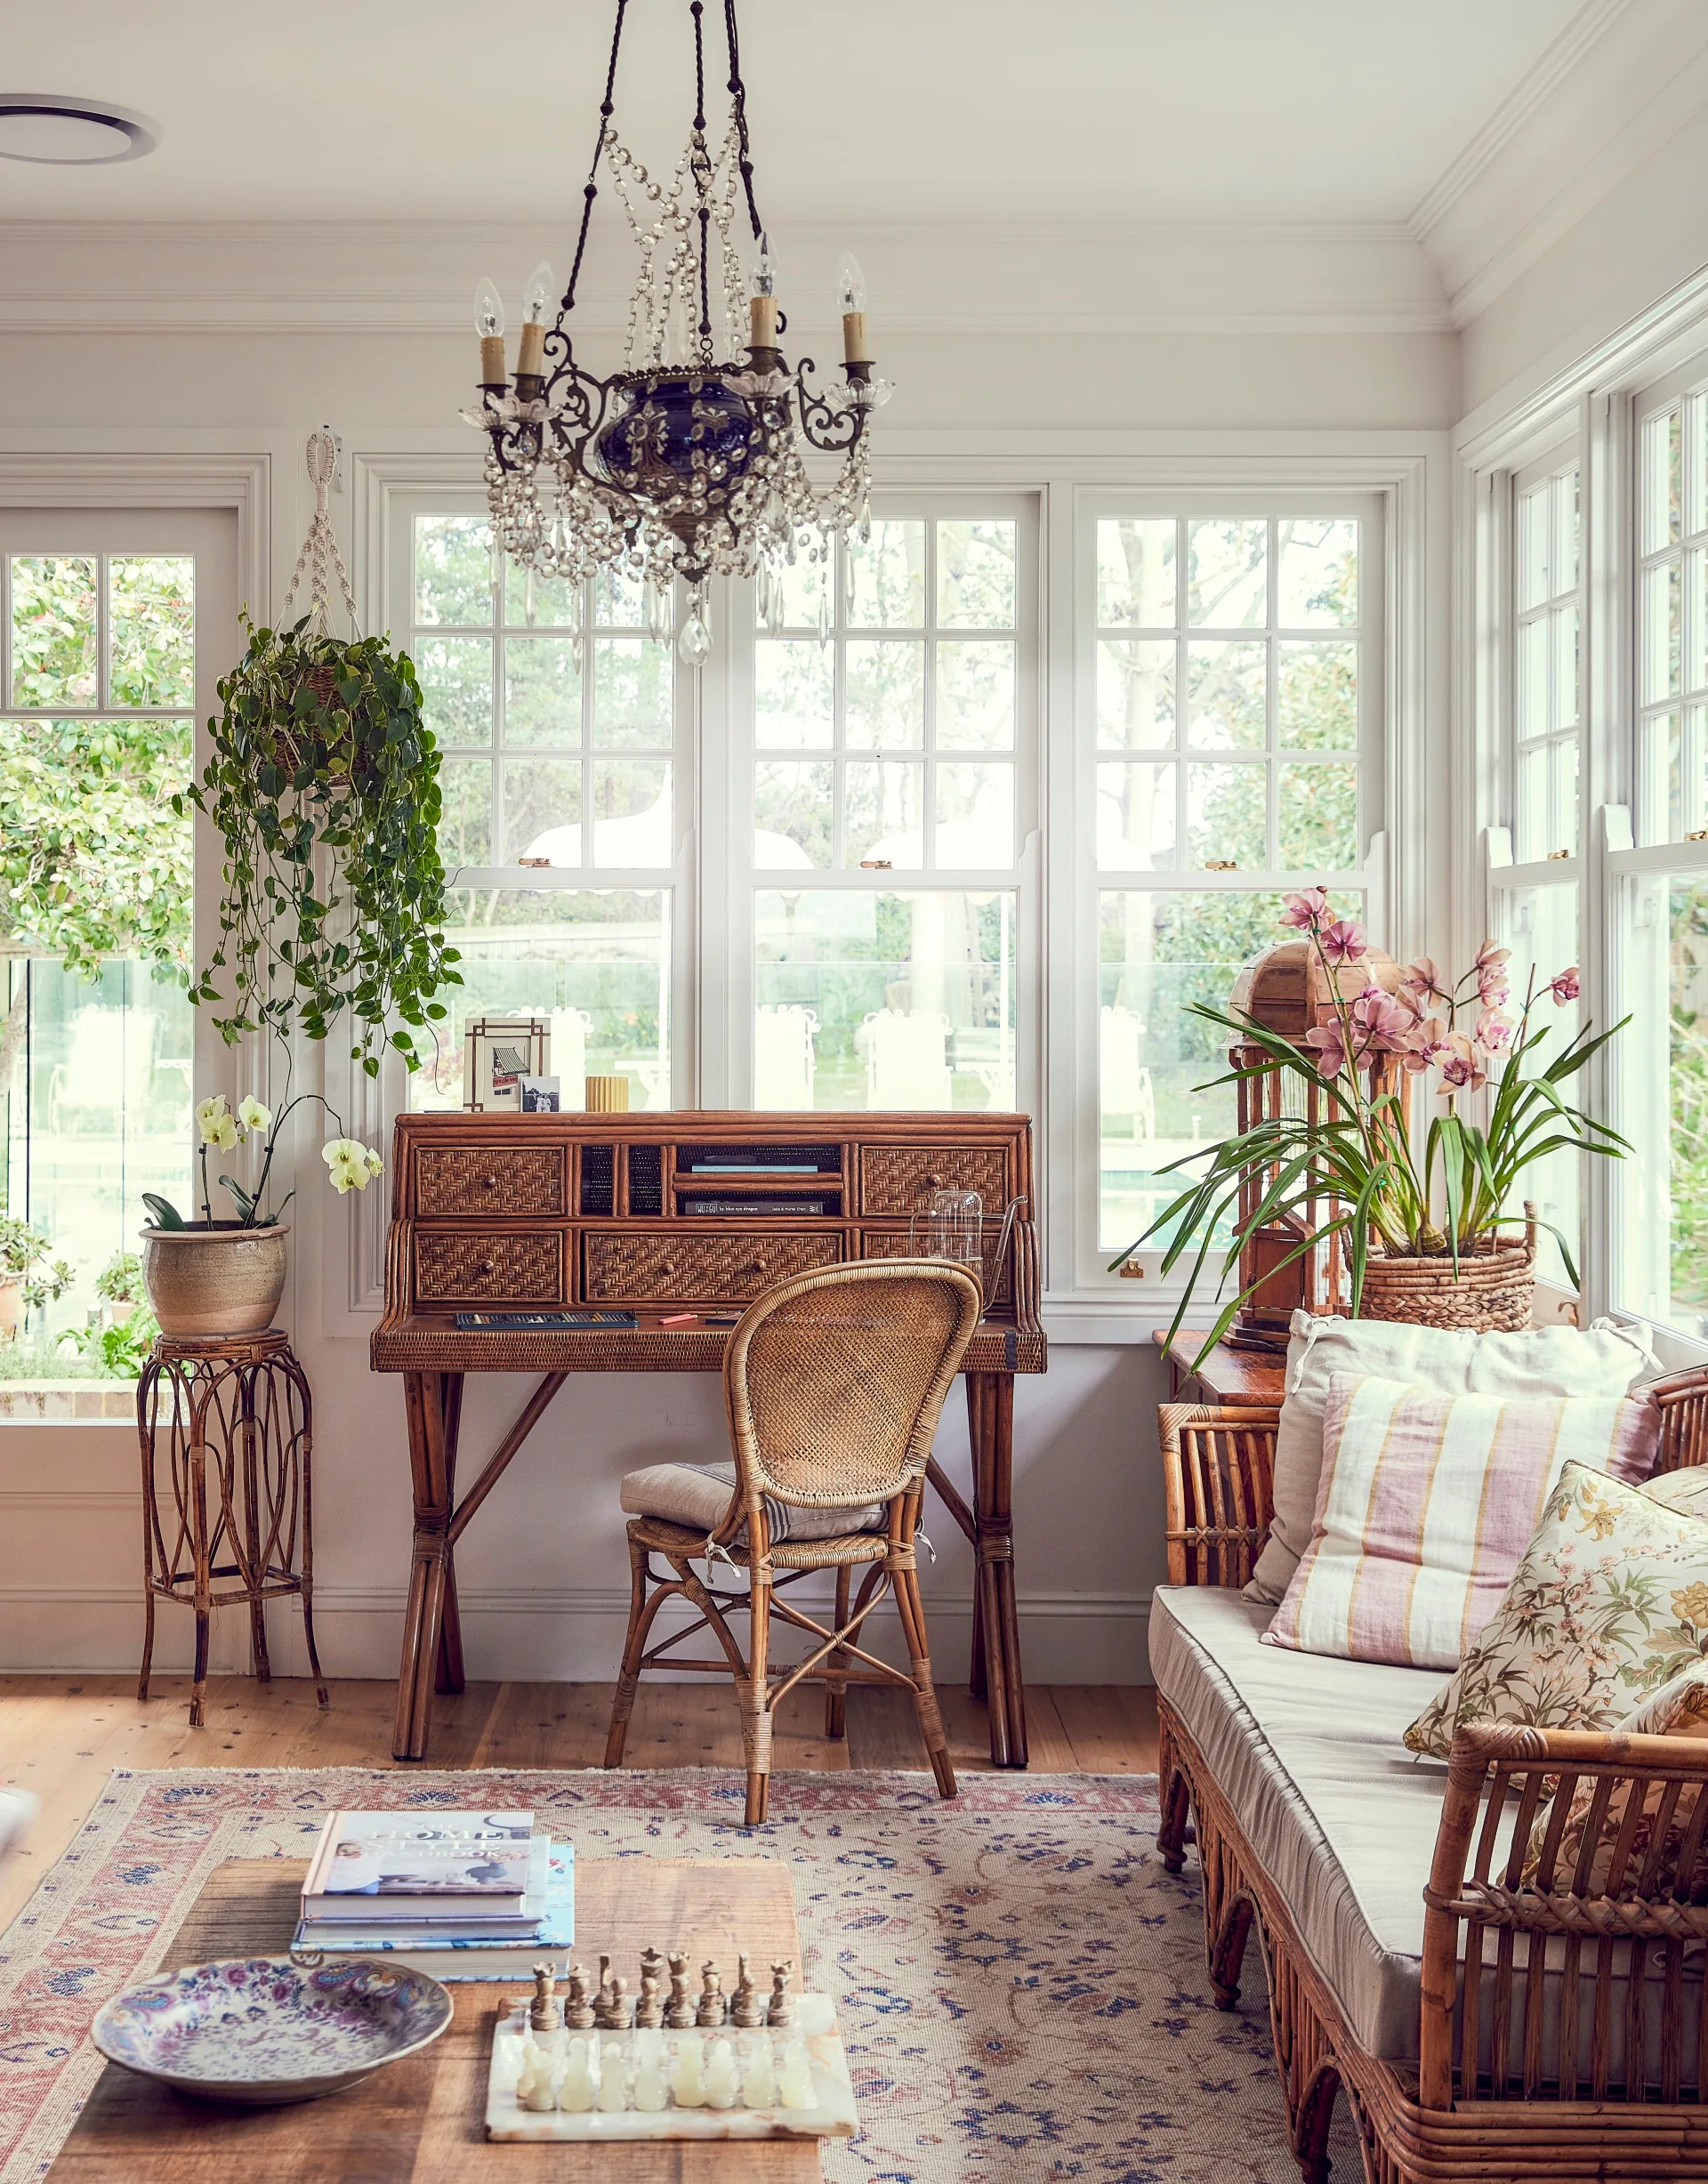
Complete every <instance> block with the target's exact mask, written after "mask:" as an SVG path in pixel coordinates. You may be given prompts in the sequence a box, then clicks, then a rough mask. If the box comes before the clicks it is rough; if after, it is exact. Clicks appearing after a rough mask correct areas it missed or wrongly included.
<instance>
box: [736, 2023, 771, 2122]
mask: <svg viewBox="0 0 1708 2184" xmlns="http://www.w3.org/2000/svg"><path fill="white" fill-rule="evenodd" d="M741 2097H742V2099H743V2100H744V2101H745V2103H746V2105H747V2107H750V2108H769V2107H770V2105H771V2103H772V2101H773V2100H775V2099H776V2098H777V2081H776V2077H775V2075H774V2074H773V2072H772V2069H771V2038H770V2035H769V2033H761V2034H760V2035H759V2036H758V2037H757V2038H756V2039H755V2040H754V2042H753V2053H752V2055H751V2056H750V2057H749V2058H748V2062H747V2075H746V2077H745V2080H744V2081H743V2083H742V2088H741Z"/></svg>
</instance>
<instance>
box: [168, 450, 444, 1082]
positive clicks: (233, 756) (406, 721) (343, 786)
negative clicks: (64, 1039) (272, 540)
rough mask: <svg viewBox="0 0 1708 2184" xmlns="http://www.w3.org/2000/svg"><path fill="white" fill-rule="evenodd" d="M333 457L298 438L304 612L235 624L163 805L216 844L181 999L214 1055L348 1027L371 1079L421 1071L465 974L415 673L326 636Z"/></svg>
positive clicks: (367, 645) (432, 751)
mask: <svg viewBox="0 0 1708 2184" xmlns="http://www.w3.org/2000/svg"><path fill="white" fill-rule="evenodd" d="M335 458H336V443H335V442H334V440H333V439H332V436H331V434H330V433H326V432H316V433H314V434H312V435H311V436H310V441H309V475H310V479H312V480H313V481H314V485H315V492H316V512H315V517H314V521H313V523H312V524H311V525H310V530H309V536H308V538H307V539H306V540H305V541H304V544H303V548H302V556H301V558H300V559H299V560H298V562H297V567H296V575H295V576H294V577H293V578H292V581H291V590H290V592H288V593H287V594H286V607H287V608H288V607H289V605H290V603H291V600H292V598H294V594H295V591H296V585H297V581H298V579H300V578H301V576H302V573H303V569H304V567H305V565H307V566H309V567H310V571H311V573H310V611H309V612H308V614H306V615H304V616H303V617H302V618H301V619H300V620H299V621H296V622H294V623H292V624H291V625H289V626H287V627H282V628H279V629H276V630H274V629H265V628H261V627H259V626H257V625H256V624H255V623H254V622H253V621H251V620H250V618H249V617H248V616H247V615H245V617H243V622H244V627H245V629H246V631H247V633H248V637H249V644H248V649H247V650H246V652H245V654H244V657H243V659H242V661H241V663H240V664H239V665H238V667H237V668H236V669H235V670H234V671H233V672H232V673H230V675H228V676H227V677H226V678H225V680H224V681H222V682H221V684H220V685H219V693H220V701H221V713H220V715H219V717H218V718H217V719H216V720H213V721H209V722H208V729H209V732H210V734H211V735H212V737H213V739H214V754H213V756H212V758H211V759H210V760H209V761H208V763H207V765H206V767H205V770H204V771H203V774H202V777H201V779H200V781H199V782H197V783H194V784H192V785H191V786H189V788H188V789H187V790H186V791H185V792H184V793H183V794H182V795H181V796H180V797H178V798H175V799H174V800H173V802H174V808H175V809H176V810H179V811H180V812H181V811H182V810H185V809H186V808H187V807H188V805H189V804H191V803H193V804H194V805H195V806H196V807H197V810H201V811H204V812H205V813H206V814H207V816H208V818H211V819H212V820H213V822H214V826H217V827H218V828H219V830H220V834H221V837H222V840H223V842H224V844H225V866H224V873H223V891H222V899H221V903H220V938H219V943H218V945H217V946H216V947H215V948H214V953H213V955H212V956H211V957H210V958H209V960H208V962H207V963H206V964H205V966H204V967H203V968H202V969H201V970H200V971H198V972H197V976H196V980H195V983H194V985H193V986H192V987H191V989H190V999H191V1000H192V1001H194V1002H197V1003H207V1004H209V1005H211V1006H212V1007H213V1009H214V1011H215V1013H214V1024H215V1026H216V1027H217V1028H218V1030H219V1031H220V1033H221V1035H222V1037H223V1038H224V1039H226V1040H227V1041H228V1043H235V1042H236V1041H237V1040H238V1038H240V1037H241V1036H242V1035H243V1034H244V1033H245V1032H249V1031H270V1032H273V1033H276V1034H277V1035H278V1036H279V1037H281V1038H283V1037H287V1036H289V1034H290V1032H291V1030H292V1029H293V1028H294V1027H295V1026H300V1027H301V1028H302V1030H303V1031H304V1032H306V1033H307V1035H308V1036H309V1037H310V1038H311V1039H324V1038H326V1036H328V1035H329V1034H330V1032H331V1031H332V1029H333V1027H334V1024H335V1022H336V1021H337V1019H338V1018H339V1017H340V1016H341V1015H343V1014H345V1013H346V1012H348V1020H349V1022H350V1028H351V1035H352V1040H353V1044H351V1047H350V1056H351V1059H352V1060H359V1062H360V1063H361V1065H362V1067H363V1068H364V1069H365V1070H366V1071H367V1074H368V1075H369V1076H377V1075H378V1074H379V1067H380V1055H381V1053H382V1052H383V1050H384V1048H385V1047H386V1045H387V1044H390V1045H391V1046H392V1047H394V1048H396V1050H397V1051H398V1052H399V1053H400V1054H401V1055H402V1057H403V1060H404V1062H405V1064H406V1066H407V1068H410V1069H415V1068H418V1067H419V1066H420V1060H421V1058H420V1056H419V1055H418V1054H417V1052H416V1051H415V1040H414V1036H413V1033H414V1032H415V1031H418V1030H421V1029H423V1028H425V1027H426V1026H428V1025H429V1024H432V1023H436V1022H438V1021H439V1020H440V1019H443V1017H444V1016H445V1014H446V1011H445V1008H444V1006H443V1004H442V1003H439V1002H438V1001H437V1000H435V999H434V995H436V994H437V993H438V991H439V988H440V987H444V986H453V985H458V984H460V983H461V977H460V974H459V973H458V971H456V970H455V967H454V966H455V963H457V962H458V960H459V957H458V954H457V951H456V949H455V948H454V947H447V944H446V940H445V935H444V921H445V870H444V866H443V865H442V864H441V863H440V861H439V749H438V745H437V744H436V743H435V741H434V737H433V734H432V731H431V729H430V728H428V726H427V724H426V722H425V721H424V720H423V717H422V697H421V686H420V684H419V682H418V681H416V679H415V665H414V663H413V662H412V661H411V660H410V658H409V656H408V654H407V653H404V652H393V650H392V649H391V645H390V644H389V643H388V642H387V641H386V640H385V639H384V638H383V637H367V638H364V637H362V636H361V635H359V633H358V634H355V635H354V636H353V637H352V638H351V640H350V641H344V640H342V639H339V638H335V637H333V636H331V635H330V634H329V633H328V632H327V630H326V608H327V590H328V577H329V574H330V572H331V571H332V570H334V569H335V571H336V573H337V576H338V578H339V580H340V583H341V584H342V592H343V600H344V606H345V609H346V611H347V613H348V614H349V617H350V627H351V630H352V632H355V631H356V630H357V623H356V608H355V601H354V599H353V597H352V595H351V592H350V579H349V576H347V574H346V572H345V569H344V566H343V562H342V558H341V557H340V555H339V553H338V549H337V545H336V544H335V542H334V538H333V536H332V528H331V525H330V523H329V522H328V520H327V519H326V488H327V485H328V484H329V482H330V480H331V477H332V471H333V465H334V461H335ZM227 987H229V989H230V991H229V995H228V992H227V990H226V988H227Z"/></svg>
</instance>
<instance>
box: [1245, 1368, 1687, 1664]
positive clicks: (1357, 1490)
mask: <svg viewBox="0 0 1708 2184" xmlns="http://www.w3.org/2000/svg"><path fill="white" fill-rule="evenodd" d="M1324 1426H1325V1431H1324V1441H1323V1448H1324V1463H1323V1475H1322V1479H1321V1482H1320V1484H1319V1486H1318V1487H1317V1512H1316V1517H1315V1519H1314V1521H1313V1523H1312V1526H1311V1535H1310V1540H1309V1544H1308V1545H1307V1547H1306V1549H1305V1552H1304V1555H1303V1557H1302V1558H1301V1561H1300V1564H1299V1567H1298V1568H1297V1570H1295V1571H1294V1573H1293V1580H1292V1583H1291V1584H1289V1585H1288V1587H1287V1590H1286V1594H1285V1598H1284V1599H1283V1600H1282V1602H1281V1605H1280V1607H1279V1608H1277V1611H1276V1616H1275V1620H1274V1622H1273V1623H1272V1624H1270V1625H1269V1630H1268V1632H1266V1633H1265V1642H1266V1643H1267V1644H1269V1645H1271V1646H1288V1647H1291V1648H1293V1649H1294V1650H1295V1651H1297V1652H1300V1653H1324V1654H1333V1655H1338V1656H1341V1658H1343V1659H1347V1660H1353V1661H1382V1662H1386V1663H1388V1664H1390V1665H1392V1666H1395V1667H1406V1668H1456V1667H1457V1666H1458V1664H1459V1662H1460V1659H1461V1657H1462V1655H1463V1654H1464V1652H1465V1650H1466V1648H1468V1647H1469V1646H1470V1643H1471V1641H1472V1640H1474V1639H1475V1638H1476V1636H1477V1634H1478V1632H1479V1631H1480V1630H1481V1629H1482V1627H1483V1625H1484V1624H1486V1622H1487V1621H1488V1619H1489V1617H1490V1616H1492V1615H1493V1614H1494V1613H1495V1609H1496V1608H1499V1606H1500V1604H1501V1601H1502V1600H1503V1597H1504V1595H1505V1592H1506V1589H1507V1586H1508V1584H1510V1583H1511V1577H1512V1573H1513V1572H1514V1570H1516V1569H1517V1567H1518V1566H1519V1560H1520V1559H1521V1558H1522V1557H1523V1554H1524V1551H1525V1549H1526V1548H1527V1546H1528V1545H1529V1543H1530V1539H1531V1535H1532V1534H1533V1533H1534V1532H1535V1528H1536V1525H1537V1523H1538V1521H1539V1520H1540V1519H1541V1516H1542V1512H1543V1505H1544V1504H1545V1503H1546V1502H1547V1499H1548V1496H1549V1494H1550V1493H1551V1491H1552V1489H1553V1487H1554V1486H1555V1484H1556V1483H1557V1482H1558V1480H1559V1475H1560V1471H1561V1470H1562V1468H1563V1467H1564V1465H1565V1464H1566V1463H1567V1462H1568V1461H1572V1462H1576V1463H1582V1464H1584V1465H1587V1466H1588V1467H1589V1468H1591V1470H1594V1471H1608V1472H1611V1473H1612V1474H1613V1476H1614V1477H1615V1478H1616V1479H1623V1480H1625V1481H1626V1482H1627V1483H1629V1484H1632V1485H1635V1484H1638V1483H1640V1481H1641V1480H1643V1479H1647V1478H1648V1474H1649V1472H1650V1471H1652V1470H1653V1469H1654V1465H1655V1456H1656V1447H1657V1445H1658V1439H1659V1419H1658V1414H1657V1413H1656V1409H1655V1406H1654V1405H1653V1404H1652V1403H1651V1402H1649V1401H1648V1400H1646V1399H1642V1398H1631V1397H1626V1396H1612V1395H1607V1396H1562V1397H1556V1398H1553V1399H1552V1400H1551V1401H1550V1400H1548V1399H1546V1398H1539V1397H1535V1396H1527V1397H1526V1398H1523V1399H1522V1400H1521V1401H1504V1400H1503V1399H1502V1398H1500V1397H1498V1396H1491V1395H1458V1396H1444V1395H1438V1394H1436V1393H1434V1392H1432V1391H1431V1390H1428V1389H1423V1388H1413V1387H1408V1386H1406V1384H1405V1383H1404V1382H1399V1381H1392V1380H1380V1379H1374V1378H1369V1379H1360V1378H1355V1377H1353V1376H1351V1375H1347V1374H1335V1375H1334V1376H1333V1379H1332V1380H1331V1381H1330V1382H1329V1392H1328V1402H1327V1407H1326V1411H1325V1419H1324Z"/></svg>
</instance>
